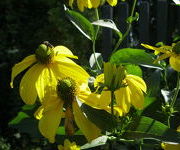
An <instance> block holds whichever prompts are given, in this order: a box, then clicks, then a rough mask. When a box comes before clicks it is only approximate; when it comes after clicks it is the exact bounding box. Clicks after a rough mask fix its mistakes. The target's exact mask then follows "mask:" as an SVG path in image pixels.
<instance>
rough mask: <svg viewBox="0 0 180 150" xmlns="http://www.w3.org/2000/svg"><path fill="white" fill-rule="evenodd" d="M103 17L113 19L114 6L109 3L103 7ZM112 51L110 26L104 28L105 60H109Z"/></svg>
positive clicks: (103, 48) (103, 55)
mask: <svg viewBox="0 0 180 150" xmlns="http://www.w3.org/2000/svg"><path fill="white" fill-rule="evenodd" d="M102 18H103V19H113V8H112V7H110V6H109V5H104V6H103V7H102ZM111 52H112V30H111V29H108V28H103V29H102V57H103V60H104V61H108V58H109V56H110V54H111Z"/></svg>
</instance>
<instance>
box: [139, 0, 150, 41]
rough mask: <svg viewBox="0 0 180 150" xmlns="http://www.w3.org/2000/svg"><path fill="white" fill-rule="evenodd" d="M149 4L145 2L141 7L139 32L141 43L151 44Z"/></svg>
mask: <svg viewBox="0 0 180 150" xmlns="http://www.w3.org/2000/svg"><path fill="white" fill-rule="evenodd" d="M149 11H150V10H149V2H146V1H143V2H141V3H140V6H139V21H138V31H139V40H140V43H144V42H146V43H149V30H150V28H149V24H150V17H149V16H150V12H149Z"/></svg>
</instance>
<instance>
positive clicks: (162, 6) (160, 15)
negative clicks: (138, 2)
mask: <svg viewBox="0 0 180 150" xmlns="http://www.w3.org/2000/svg"><path fill="white" fill-rule="evenodd" d="M156 12H157V42H165V43H166V42H167V26H168V3H167V0H158V1H157V11H156Z"/></svg>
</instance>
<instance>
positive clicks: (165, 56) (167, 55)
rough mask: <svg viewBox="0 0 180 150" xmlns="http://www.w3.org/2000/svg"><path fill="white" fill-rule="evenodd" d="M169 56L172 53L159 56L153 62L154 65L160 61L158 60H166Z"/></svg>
mask: <svg viewBox="0 0 180 150" xmlns="http://www.w3.org/2000/svg"><path fill="white" fill-rule="evenodd" d="M171 55H172V53H165V54H162V55H161V56H159V57H158V58H157V59H156V60H155V61H154V63H157V62H158V61H160V60H163V59H166V58H168V57H170V56H171Z"/></svg>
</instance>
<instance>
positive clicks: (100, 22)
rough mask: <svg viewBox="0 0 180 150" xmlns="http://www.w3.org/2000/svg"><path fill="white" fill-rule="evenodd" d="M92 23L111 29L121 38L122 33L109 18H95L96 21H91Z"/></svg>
mask: <svg viewBox="0 0 180 150" xmlns="http://www.w3.org/2000/svg"><path fill="white" fill-rule="evenodd" d="M92 24H93V25H97V26H101V27H106V28H110V29H113V30H114V31H115V32H116V33H117V34H118V35H119V37H120V38H122V33H121V32H120V30H119V29H118V28H117V26H116V24H115V23H114V22H113V21H112V20H111V19H102V20H97V21H94V22H92Z"/></svg>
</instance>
